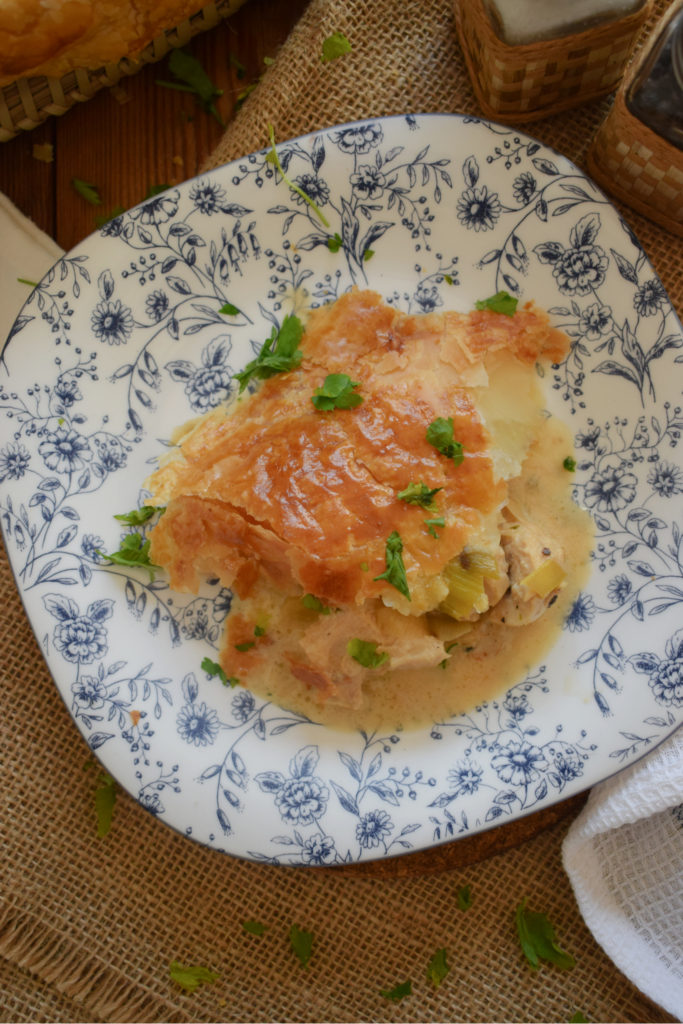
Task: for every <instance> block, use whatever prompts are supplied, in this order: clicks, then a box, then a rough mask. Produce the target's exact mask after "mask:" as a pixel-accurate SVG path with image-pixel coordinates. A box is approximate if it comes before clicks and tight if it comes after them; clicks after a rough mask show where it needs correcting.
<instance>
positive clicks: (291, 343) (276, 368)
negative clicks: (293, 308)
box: [235, 314, 304, 394]
mask: <svg viewBox="0 0 683 1024" xmlns="http://www.w3.org/2000/svg"><path fill="white" fill-rule="evenodd" d="M303 333H304V328H303V324H302V323H301V321H300V320H299V318H298V316H293V315H291V314H290V315H289V316H286V317H285V318H284V320H283V321H282V326H281V327H280V329H279V330H278V329H277V328H276V327H273V330H272V331H271V334H270V337H269V338H266V340H265V341H264V342H263V345H262V346H261V351H260V352H259V354H258V355H257V356H256V359H252V361H251V362H250V363H247V365H246V366H245V367H244V369H243V370H241V371H240V373H236V374H235V377H236V379H237V380H238V381H239V382H240V394H242V392H243V391H244V389H245V388H246V386H247V384H248V383H249V381H250V380H251V378H252V377H258V379H259V380H266V379H267V378H268V377H273V376H274V375H275V374H276V373H287V371H288V370H293V369H295V367H297V366H298V365H299V363H300V362H301V352H300V351H299V345H300V344H301V339H302V337H303ZM273 346H275V347H274V348H273Z"/></svg>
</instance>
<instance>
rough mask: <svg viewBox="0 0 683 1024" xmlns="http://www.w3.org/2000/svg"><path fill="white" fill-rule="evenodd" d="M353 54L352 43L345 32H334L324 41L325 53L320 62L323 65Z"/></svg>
mask: <svg viewBox="0 0 683 1024" xmlns="http://www.w3.org/2000/svg"><path fill="white" fill-rule="evenodd" d="M346 53H351V43H350V42H349V41H348V39H347V38H346V36H345V35H344V33H343V32H333V33H332V35H331V36H328V37H327V39H323V52H322V56H321V58H320V60H321V61H322V63H323V64H325V63H327V61H330V60H336V59H337V57H343V56H344V54H346Z"/></svg>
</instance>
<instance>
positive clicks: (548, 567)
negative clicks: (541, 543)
mask: <svg viewBox="0 0 683 1024" xmlns="http://www.w3.org/2000/svg"><path fill="white" fill-rule="evenodd" d="M566 577H567V574H566V572H565V571H564V569H563V568H562V566H561V565H558V563H557V562H556V561H555V559H554V558H548V559H547V560H546V561H545V562H541V564H540V565H539V566H537V567H536V568H535V569H534V570H533V572H530V573H529V575H528V576H525V577H524V579H523V580H520V582H519V585H520V586H522V587H526V588H527V590H530V591H531V592H532V594H535V595H536V597H547V596H548V594H551V593H552V592H553V590H557V589H558V587H561V586H562V584H563V583H564V581H565V579H566Z"/></svg>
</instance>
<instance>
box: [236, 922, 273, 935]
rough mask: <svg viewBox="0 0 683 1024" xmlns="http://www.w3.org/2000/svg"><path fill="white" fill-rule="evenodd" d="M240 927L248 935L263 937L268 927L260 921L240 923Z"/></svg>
mask: <svg viewBox="0 0 683 1024" xmlns="http://www.w3.org/2000/svg"><path fill="white" fill-rule="evenodd" d="M242 927H243V928H244V930H245V932H248V933H249V935H263V934H264V933H265V932H267V931H268V925H267V924H261V922H260V921H242Z"/></svg>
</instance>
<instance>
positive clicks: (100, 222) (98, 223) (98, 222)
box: [95, 206, 126, 228]
mask: <svg viewBox="0 0 683 1024" xmlns="http://www.w3.org/2000/svg"><path fill="white" fill-rule="evenodd" d="M125 212H126V210H125V207H123V206H115V207H114V208H113V210H110V211H109V213H103V214H102V215H101V216H99V217H95V227H96V228H103V227H104V225H105V224H108V223H109V221H111V220H116V218H117V217H120V216H121V214H123V213H125Z"/></svg>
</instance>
